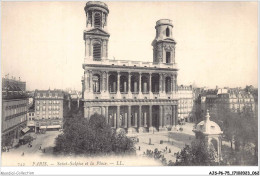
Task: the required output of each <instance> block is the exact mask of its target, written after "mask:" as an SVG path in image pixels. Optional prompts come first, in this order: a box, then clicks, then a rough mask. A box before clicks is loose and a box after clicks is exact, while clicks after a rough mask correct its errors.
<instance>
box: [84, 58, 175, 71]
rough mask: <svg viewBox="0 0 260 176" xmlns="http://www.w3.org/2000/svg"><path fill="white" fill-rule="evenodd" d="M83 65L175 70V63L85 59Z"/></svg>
mask: <svg viewBox="0 0 260 176" xmlns="http://www.w3.org/2000/svg"><path fill="white" fill-rule="evenodd" d="M85 64H101V65H112V66H128V67H130V66H132V67H148V68H172V69H177V64H176V63H155V62H142V61H129V60H109V59H105V60H101V61H95V60H90V59H86V58H85Z"/></svg>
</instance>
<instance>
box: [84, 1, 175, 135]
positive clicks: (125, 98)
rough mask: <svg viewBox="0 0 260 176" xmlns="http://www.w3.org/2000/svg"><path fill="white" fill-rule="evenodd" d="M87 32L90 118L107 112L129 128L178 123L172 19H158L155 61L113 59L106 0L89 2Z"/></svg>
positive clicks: (112, 119)
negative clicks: (109, 54) (110, 58)
mask: <svg viewBox="0 0 260 176" xmlns="http://www.w3.org/2000/svg"><path fill="white" fill-rule="evenodd" d="M85 12H86V17H87V20H86V29H85V31H84V41H85V59H84V63H83V69H84V76H83V79H82V99H83V101H84V117H85V118H90V116H91V115H93V114H94V113H98V114H102V115H104V116H105V117H106V121H107V123H109V124H110V125H111V126H112V127H114V128H117V129H118V128H123V129H125V130H126V131H128V132H148V131H150V132H151V131H155V130H166V128H171V127H172V126H173V125H175V124H176V123H177V115H178V114H177V113H178V95H177V71H178V68H177V64H176V62H175V44H176V42H175V41H174V39H173V34H172V30H173V24H172V21H171V20H168V19H162V20H159V21H157V22H156V26H155V29H156V37H155V39H154V41H153V42H152V46H153V62H142V61H127V60H109V59H108V53H107V48H108V40H109V37H110V35H109V33H108V32H107V29H106V28H107V20H108V14H109V9H108V7H107V5H106V4H105V3H103V2H87V3H86V6H85Z"/></svg>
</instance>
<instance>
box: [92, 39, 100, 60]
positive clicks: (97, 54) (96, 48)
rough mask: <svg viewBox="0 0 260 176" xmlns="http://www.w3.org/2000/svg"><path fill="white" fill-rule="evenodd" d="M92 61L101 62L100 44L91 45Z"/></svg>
mask: <svg viewBox="0 0 260 176" xmlns="http://www.w3.org/2000/svg"><path fill="white" fill-rule="evenodd" d="M93 59H94V60H96V61H100V60H101V44H100V43H94V44H93Z"/></svg>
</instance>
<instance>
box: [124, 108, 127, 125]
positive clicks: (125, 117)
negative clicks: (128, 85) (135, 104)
mask: <svg viewBox="0 0 260 176" xmlns="http://www.w3.org/2000/svg"><path fill="white" fill-rule="evenodd" d="M124 110H125V107H124ZM124 120H125V125H124V127H125V128H127V122H128V114H127V113H126V112H125V111H124Z"/></svg>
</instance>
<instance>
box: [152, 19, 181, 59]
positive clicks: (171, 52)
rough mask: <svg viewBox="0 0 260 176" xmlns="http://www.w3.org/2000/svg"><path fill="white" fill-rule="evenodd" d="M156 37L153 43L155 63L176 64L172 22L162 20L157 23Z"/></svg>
mask: <svg viewBox="0 0 260 176" xmlns="http://www.w3.org/2000/svg"><path fill="white" fill-rule="evenodd" d="M155 29H156V37H155V39H154V40H153V42H152V46H153V62H154V63H166V64H175V45H176V42H175V40H174V39H173V36H172V29H173V24H172V20H169V19H161V20H158V21H157V22H156V26H155Z"/></svg>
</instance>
